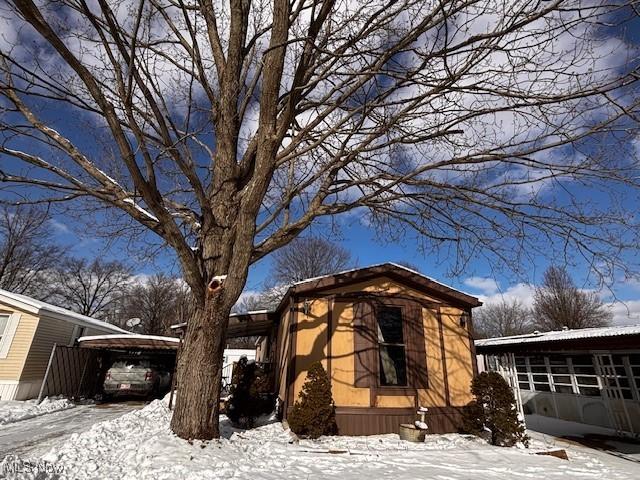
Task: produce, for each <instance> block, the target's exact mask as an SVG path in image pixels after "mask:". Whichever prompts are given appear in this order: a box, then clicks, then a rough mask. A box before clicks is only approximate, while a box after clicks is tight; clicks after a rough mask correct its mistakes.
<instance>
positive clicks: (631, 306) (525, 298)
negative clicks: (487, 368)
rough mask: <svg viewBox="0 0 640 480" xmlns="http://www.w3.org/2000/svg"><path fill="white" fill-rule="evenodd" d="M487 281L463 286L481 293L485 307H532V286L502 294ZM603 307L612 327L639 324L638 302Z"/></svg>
mask: <svg viewBox="0 0 640 480" xmlns="http://www.w3.org/2000/svg"><path fill="white" fill-rule="evenodd" d="M489 280H491V279H489V278H482V277H471V278H468V279H466V280H465V281H464V284H465V285H468V286H470V287H472V288H475V289H477V290H480V291H483V294H480V295H479V298H480V300H481V301H482V302H483V303H484V304H485V305H487V304H492V303H500V302H502V301H505V302H513V301H514V300H518V301H519V302H520V303H521V304H522V305H524V306H525V307H529V308H531V307H533V297H534V293H535V286H534V285H531V284H528V283H518V284H516V285H511V286H510V287H509V288H507V289H506V290H505V291H503V292H500V291H497V289H496V290H494V291H493V292H491V291H490V287H491V282H490V281H489ZM492 281H493V280H492ZM494 283H495V281H494ZM605 305H606V306H607V307H608V308H609V309H610V310H611V313H612V314H613V318H612V320H611V323H612V324H613V325H637V324H640V300H624V301H622V300H617V301H614V302H607V303H605ZM480 308H482V307H480Z"/></svg>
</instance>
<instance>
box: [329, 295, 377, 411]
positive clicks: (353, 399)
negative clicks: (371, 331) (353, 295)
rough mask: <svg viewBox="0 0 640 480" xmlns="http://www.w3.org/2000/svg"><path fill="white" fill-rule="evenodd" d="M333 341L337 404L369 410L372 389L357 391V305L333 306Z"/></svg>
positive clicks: (332, 367) (340, 304)
mask: <svg viewBox="0 0 640 480" xmlns="http://www.w3.org/2000/svg"><path fill="white" fill-rule="evenodd" d="M332 324H333V325H332V327H333V335H332V338H331V380H332V385H331V387H332V389H333V400H334V401H335V403H336V405H337V406H339V407H368V406H369V404H370V402H371V399H370V392H369V389H368V388H357V387H355V386H354V381H355V357H354V338H353V335H354V332H353V328H354V324H353V304H352V303H346V302H336V303H335V304H334V306H333V322H332Z"/></svg>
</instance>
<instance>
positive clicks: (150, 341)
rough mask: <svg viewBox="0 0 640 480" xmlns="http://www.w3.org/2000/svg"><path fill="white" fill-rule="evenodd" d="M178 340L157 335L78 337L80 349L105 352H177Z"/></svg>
mask: <svg viewBox="0 0 640 480" xmlns="http://www.w3.org/2000/svg"><path fill="white" fill-rule="evenodd" d="M179 343H180V339H179V338H175V337H161V336H159V335H139V334H129V335H92V336H88V337H80V338H79V339H78V344H79V345H80V347H81V348H98V349H105V350H110V349H114V350H119V349H127V350H177V349H178V344H179Z"/></svg>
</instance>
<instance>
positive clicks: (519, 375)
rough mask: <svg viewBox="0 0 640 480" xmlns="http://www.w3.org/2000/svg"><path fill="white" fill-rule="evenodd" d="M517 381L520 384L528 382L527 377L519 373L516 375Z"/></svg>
mask: <svg viewBox="0 0 640 480" xmlns="http://www.w3.org/2000/svg"><path fill="white" fill-rule="evenodd" d="M518 380H519V381H521V382H528V381H529V376H528V375H527V374H522V373H519V374H518Z"/></svg>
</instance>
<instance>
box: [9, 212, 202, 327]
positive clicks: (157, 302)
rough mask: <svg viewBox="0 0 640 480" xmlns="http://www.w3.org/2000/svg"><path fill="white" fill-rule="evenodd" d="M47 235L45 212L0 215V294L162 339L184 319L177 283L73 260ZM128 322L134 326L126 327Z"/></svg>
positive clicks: (183, 296)
mask: <svg viewBox="0 0 640 480" xmlns="http://www.w3.org/2000/svg"><path fill="white" fill-rule="evenodd" d="M52 231H53V229H52V220H51V217H50V215H49V212H48V211H47V210H46V209H42V208H39V207H32V206H23V207H18V208H2V209H0V288H2V289H4V290H8V291H10V292H13V293H18V294H22V295H28V296H30V297H33V298H36V299H39V300H43V301H46V302H48V303H52V304H54V305H58V306H61V307H64V308H68V309H69V310H73V311H74V312H77V313H81V314H83V315H87V316H90V317H94V318H98V319H102V320H106V321H108V322H111V323H114V324H117V325H119V326H121V327H123V328H127V329H129V330H135V331H137V332H139V333H146V334H156V335H167V334H169V333H170V329H169V326H170V325H172V324H175V323H179V322H181V321H184V320H185V319H186V318H188V309H189V291H188V288H187V287H186V284H185V283H184V282H183V281H182V280H181V279H180V278H178V277H173V276H170V275H166V274H164V273H155V274H153V275H150V276H142V275H134V274H133V272H132V269H131V267H130V266H129V265H127V264H126V263H124V262H120V261H107V260H103V259H100V258H96V259H94V260H91V261H89V260H86V259H84V258H77V257H74V256H72V255H71V254H70V253H69V251H68V249H67V248H64V247H62V246H60V245H58V244H57V242H56V240H55V238H54V235H53V233H52ZM130 319H139V321H138V320H134V321H133V322H129V325H127V321H128V320H130ZM134 324H136V325H135V326H130V325H134Z"/></svg>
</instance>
